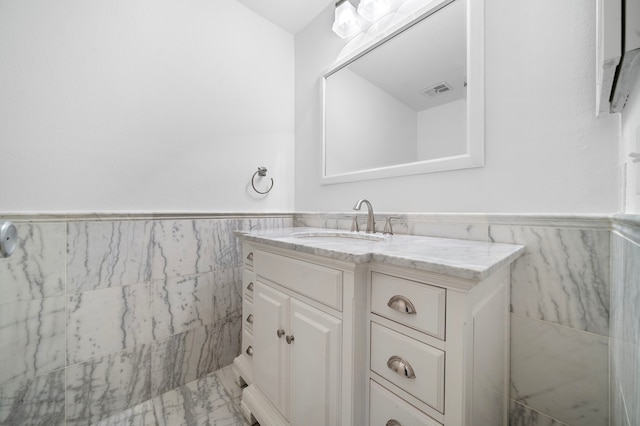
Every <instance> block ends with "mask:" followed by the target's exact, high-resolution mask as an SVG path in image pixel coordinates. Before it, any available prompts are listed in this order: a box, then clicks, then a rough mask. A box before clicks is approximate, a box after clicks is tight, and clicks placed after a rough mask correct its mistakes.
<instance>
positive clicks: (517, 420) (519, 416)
mask: <svg viewBox="0 0 640 426" xmlns="http://www.w3.org/2000/svg"><path fill="white" fill-rule="evenodd" d="M509 402H510V406H509V426H569V425H567V424H566V423H562V422H561V421H559V420H556V419H553V418H551V417H549V416H545V415H544V414H542V413H540V412H538V411H536V410H532V409H531V408H529V407H527V406H525V405H522V404H519V403H517V402H516V401H514V400H509ZM576 426H578V425H576Z"/></svg>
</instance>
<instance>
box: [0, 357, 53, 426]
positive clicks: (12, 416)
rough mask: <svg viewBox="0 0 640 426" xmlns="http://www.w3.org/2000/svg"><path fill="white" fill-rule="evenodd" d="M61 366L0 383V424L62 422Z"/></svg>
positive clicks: (45, 425)
mask: <svg viewBox="0 0 640 426" xmlns="http://www.w3.org/2000/svg"><path fill="white" fill-rule="evenodd" d="M64 410H65V405H64V369H60V370H56V371H54V372H51V373H48V374H45V375H42V376H37V377H33V378H31V379H28V380H22V381H18V382H13V383H11V384H8V385H5V386H0V425H8V426H13V425H16V426H17V425H32V426H40V425H42V426H58V425H60V426H62V425H64Z"/></svg>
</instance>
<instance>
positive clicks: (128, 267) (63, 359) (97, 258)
mask: <svg viewBox="0 0 640 426" xmlns="http://www.w3.org/2000/svg"><path fill="white" fill-rule="evenodd" d="M12 220H13V221H14V223H16V225H17V227H18V234H19V239H20V246H19V248H18V249H17V250H16V252H15V253H14V255H13V256H12V257H10V258H7V259H0V365H2V366H3V368H2V369H0V425H18V424H30V425H64V424H67V425H88V424H91V423H95V422H99V421H102V420H104V419H108V418H112V417H113V416H114V415H117V414H118V413H120V412H122V411H124V410H127V409H129V408H130V407H133V406H137V405H138V404H142V406H144V403H145V401H148V400H150V399H151V398H154V397H156V396H158V395H161V394H164V393H165V392H167V391H169V390H172V389H175V388H178V387H180V386H182V385H184V384H185V383H187V382H190V381H192V380H194V379H196V378H199V377H203V376H205V375H206V374H208V373H210V372H213V371H215V370H217V369H219V368H220V367H222V366H225V365H228V364H230V363H231V362H232V360H233V358H234V357H235V356H236V355H237V354H238V353H239V351H240V333H241V317H240V316H241V309H242V302H241V300H242V296H241V284H242V279H241V277H242V275H241V272H240V267H241V264H242V258H241V246H240V244H239V242H238V241H237V238H236V237H235V235H234V231H236V230H250V229H260V228H273V227H286V226H291V225H292V217H291V216H290V215H256V216H249V215H241V216H236V217H231V216H229V215H224V216H223V215H220V216H210V217H201V216H199V217H194V218H177V217H175V218H172V217H157V218H156V217H151V218H133V217H131V218H99V217H93V218H91V219H90V220H87V219H84V218H71V219H69V218H47V219H46V220H42V221H38V218H37V217H36V218H33V217H25V218H19V217H18V218H15V217H13V218H12ZM148 414H149V413H146V412H143V413H141V414H140V415H141V416H142V417H145V416H147V415H148Z"/></svg>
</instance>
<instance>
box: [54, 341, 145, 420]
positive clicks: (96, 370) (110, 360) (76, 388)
mask: <svg viewBox="0 0 640 426" xmlns="http://www.w3.org/2000/svg"><path fill="white" fill-rule="evenodd" d="M66 373H67V375H66V412H67V425H69V426H71V425H87V424H89V423H95V422H98V421H100V420H104V419H107V418H108V417H111V416H113V415H115V414H118V413H120V412H121V411H123V410H126V409H127V408H131V407H133V406H135V405H137V404H139V403H141V402H143V401H146V400H148V399H150V398H151V347H150V345H148V344H147V345H141V346H136V347H134V348H131V349H125V350H123V351H121V352H118V353H116V354H113V355H109V356H106V357H103V358H98V359H94V360H91V361H88V362H85V363H82V364H75V365H72V366H70V367H67V369H66Z"/></svg>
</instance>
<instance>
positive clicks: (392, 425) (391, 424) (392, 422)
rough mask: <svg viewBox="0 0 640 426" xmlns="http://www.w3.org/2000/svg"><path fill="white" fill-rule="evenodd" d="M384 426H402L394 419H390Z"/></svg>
mask: <svg viewBox="0 0 640 426" xmlns="http://www.w3.org/2000/svg"><path fill="white" fill-rule="evenodd" d="M386 426H402V423H400V422H399V421H397V420H396V419H391V420H389V421H388V422H387V425H386Z"/></svg>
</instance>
